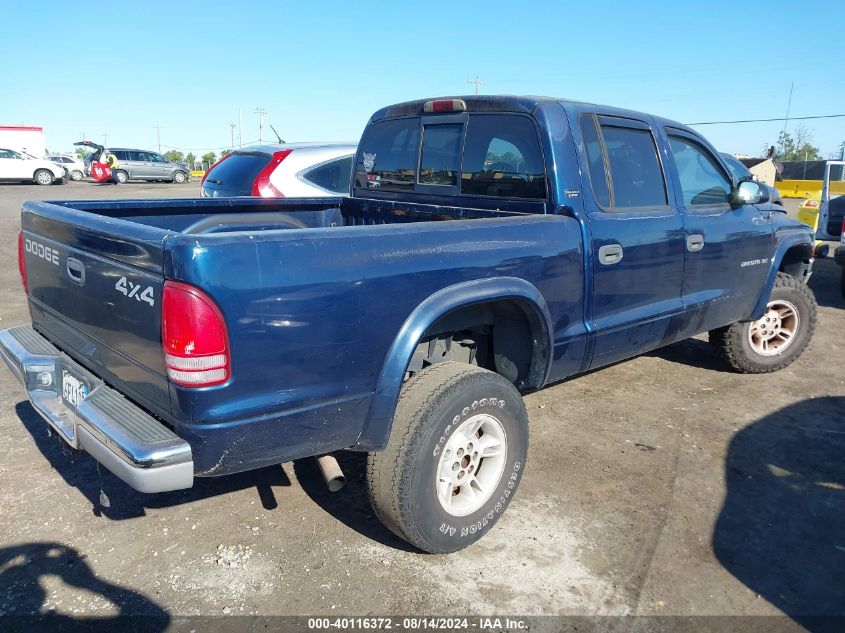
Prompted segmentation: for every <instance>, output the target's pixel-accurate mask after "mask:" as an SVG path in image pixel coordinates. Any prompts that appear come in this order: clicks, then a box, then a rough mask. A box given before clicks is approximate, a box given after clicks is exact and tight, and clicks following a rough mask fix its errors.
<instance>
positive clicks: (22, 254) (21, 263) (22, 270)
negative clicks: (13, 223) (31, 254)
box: [18, 230, 29, 294]
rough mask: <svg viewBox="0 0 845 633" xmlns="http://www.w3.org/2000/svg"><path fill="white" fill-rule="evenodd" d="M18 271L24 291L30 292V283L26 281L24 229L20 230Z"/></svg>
mask: <svg viewBox="0 0 845 633" xmlns="http://www.w3.org/2000/svg"><path fill="white" fill-rule="evenodd" d="M18 271H19V272H20V274H21V283H22V284H23V291H24V292H25V293H26V294H29V285H28V284H27V283H26V250H25V249H24V243H23V230H20V231H18Z"/></svg>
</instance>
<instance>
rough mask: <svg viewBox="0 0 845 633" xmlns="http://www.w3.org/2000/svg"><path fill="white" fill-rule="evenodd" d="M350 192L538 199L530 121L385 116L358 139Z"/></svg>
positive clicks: (538, 163)
mask: <svg viewBox="0 0 845 633" xmlns="http://www.w3.org/2000/svg"><path fill="white" fill-rule="evenodd" d="M353 183H354V187H355V188H356V189H365V190H367V191H368V192H369V193H373V192H376V191H387V192H390V191H404V192H415V193H435V194H436V193H442V194H444V195H457V196H473V197H488V198H509V199H524V200H536V201H545V200H546V199H547V197H548V193H547V184H546V173H545V161H544V158H543V152H542V149H541V145H540V138H539V135H538V132H537V128H536V126H535V124H534V121H533V120H532V119H531V118H530V117H528V116H524V115H520V114H487V113H469V114H461V115H458V116H455V115H451V116H442V117H437V116H426V117H408V118H401V119H388V120H385V121H380V122H377V123H374V124H372V125H371V126H370V127H369V128H368V129H367V131H366V132H365V134H364V137H363V139H362V140H361V146H360V149H359V153H358V155H357V158H356V163H355V171H354V181H353Z"/></svg>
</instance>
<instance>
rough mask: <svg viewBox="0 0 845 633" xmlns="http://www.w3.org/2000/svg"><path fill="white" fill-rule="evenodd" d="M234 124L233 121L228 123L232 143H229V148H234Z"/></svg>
mask: <svg viewBox="0 0 845 633" xmlns="http://www.w3.org/2000/svg"><path fill="white" fill-rule="evenodd" d="M235 125H236V124H235V123H230V124H229V130H230V131H231V133H232V144H231V145H230V146H229V147H231V148H233V149H234V147H235Z"/></svg>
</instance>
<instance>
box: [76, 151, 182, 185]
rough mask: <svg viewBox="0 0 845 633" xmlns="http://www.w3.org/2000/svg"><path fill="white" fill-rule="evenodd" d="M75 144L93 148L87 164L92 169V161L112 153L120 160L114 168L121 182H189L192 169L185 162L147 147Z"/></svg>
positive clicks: (100, 160)
mask: <svg viewBox="0 0 845 633" xmlns="http://www.w3.org/2000/svg"><path fill="white" fill-rule="evenodd" d="M74 145H80V146H82V147H88V148H91V150H92V154H91V156H89V157H88V160H87V161H86V165H87V166H88V169H89V170H90V161H92V160H93V161H99V162H103V161H105V157H106V156H107V155H108V154H109V153H111V154H114V155H115V158H117V160H118V163H119V164H118V167H117V169H115V170H114V174H115V177H116V178H117V180H118V181H119V182H121V183H124V182H128V181H130V180H159V181H169V182H175V183H183V182H188V180H190V177H191V170H190V169H188V166H187V165H185V163H174V162H172V161H169V160H167V159H166V158H165V157H164V156H162V155H161V154H157V153H156V152H151V151H149V150H145V149H126V148H122V147H112V148H106V147H104V146H103V145H99V144H97V143H92V142H91V141H79V142H78V143H74Z"/></svg>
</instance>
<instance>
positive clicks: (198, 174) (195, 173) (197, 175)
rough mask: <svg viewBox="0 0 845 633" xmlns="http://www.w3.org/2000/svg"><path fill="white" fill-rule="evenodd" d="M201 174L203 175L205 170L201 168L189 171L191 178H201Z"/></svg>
mask: <svg viewBox="0 0 845 633" xmlns="http://www.w3.org/2000/svg"><path fill="white" fill-rule="evenodd" d="M203 176H205V172H204V171H203V170H202V169H199V170H194V171H192V172H191V178H202V177H203Z"/></svg>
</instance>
